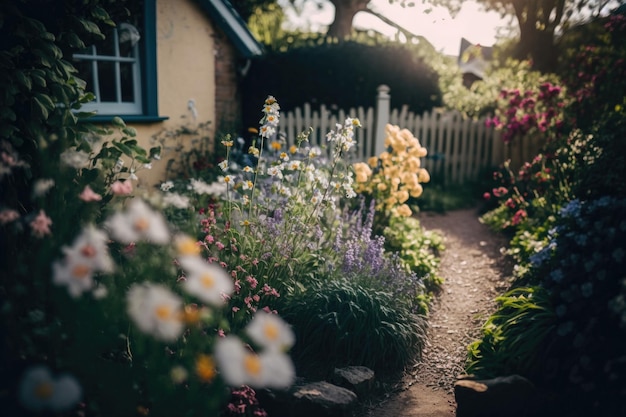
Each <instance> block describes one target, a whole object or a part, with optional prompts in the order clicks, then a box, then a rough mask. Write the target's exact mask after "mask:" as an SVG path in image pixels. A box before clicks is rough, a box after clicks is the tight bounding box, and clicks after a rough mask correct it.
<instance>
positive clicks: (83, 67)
mask: <svg viewBox="0 0 626 417" xmlns="http://www.w3.org/2000/svg"><path fill="white" fill-rule="evenodd" d="M74 66H75V67H76V69H77V70H78V76H79V78H81V79H82V80H83V81H85V82H86V83H87V86H86V88H85V91H91V92H92V93H94V94H97V91H96V87H95V85H94V82H93V72H92V63H91V61H87V60H76V61H74Z"/></svg>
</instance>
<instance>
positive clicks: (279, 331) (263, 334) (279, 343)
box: [246, 311, 295, 352]
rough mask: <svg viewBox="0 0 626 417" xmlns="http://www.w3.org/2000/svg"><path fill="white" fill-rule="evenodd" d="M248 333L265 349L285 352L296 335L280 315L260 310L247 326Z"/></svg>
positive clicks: (291, 344)
mask: <svg viewBox="0 0 626 417" xmlns="http://www.w3.org/2000/svg"><path fill="white" fill-rule="evenodd" d="M246 333H247V334H248V336H250V338H251V339H252V340H253V341H254V342H255V343H256V344H258V345H259V346H262V347H263V348H264V349H267V350H272V351H279V352H284V351H286V350H288V349H290V348H291V347H292V346H293V344H294V342H295V336H294V334H293V331H292V330H291V328H290V327H289V325H288V324H287V323H285V322H284V321H283V320H282V319H281V318H280V317H278V315H276V314H270V313H266V312H265V311H258V312H257V313H256V314H255V315H254V318H253V319H252V321H250V323H249V324H248V325H247V326H246Z"/></svg>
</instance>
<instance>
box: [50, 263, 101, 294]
mask: <svg viewBox="0 0 626 417" xmlns="http://www.w3.org/2000/svg"><path fill="white" fill-rule="evenodd" d="M93 273H94V271H93V268H92V266H91V265H90V264H89V263H88V262H86V261H85V260H84V258H82V257H74V256H71V255H66V256H65V259H63V260H62V261H55V262H54V263H53V264H52V282H54V283H55V284H56V285H67V290H68V291H69V293H70V295H71V296H72V297H74V298H77V297H80V296H81V295H82V293H84V292H86V291H91V289H92V288H93V286H94V281H93Z"/></svg>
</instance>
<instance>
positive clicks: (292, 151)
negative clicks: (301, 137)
mask: <svg viewBox="0 0 626 417" xmlns="http://www.w3.org/2000/svg"><path fill="white" fill-rule="evenodd" d="M289 152H290V153H292V154H294V153H296V152H298V147H297V146H296V145H291V146H290V147H289Z"/></svg>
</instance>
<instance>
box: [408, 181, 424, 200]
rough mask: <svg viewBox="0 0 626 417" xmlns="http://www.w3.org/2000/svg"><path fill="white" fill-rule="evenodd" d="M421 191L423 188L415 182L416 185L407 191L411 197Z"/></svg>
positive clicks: (415, 196) (419, 193)
mask: <svg viewBox="0 0 626 417" xmlns="http://www.w3.org/2000/svg"><path fill="white" fill-rule="evenodd" d="M423 191H424V189H423V188H422V186H421V185H419V184H417V187H415V188H413V189H412V190H411V191H409V194H410V195H411V197H414V198H417V197H419V196H421V195H422V192H423Z"/></svg>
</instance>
